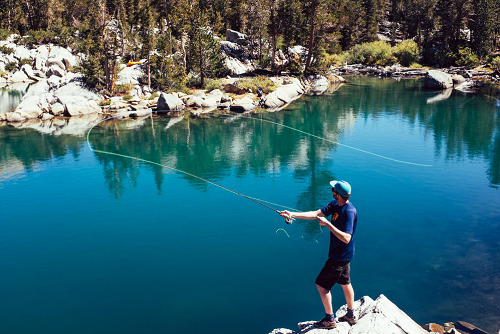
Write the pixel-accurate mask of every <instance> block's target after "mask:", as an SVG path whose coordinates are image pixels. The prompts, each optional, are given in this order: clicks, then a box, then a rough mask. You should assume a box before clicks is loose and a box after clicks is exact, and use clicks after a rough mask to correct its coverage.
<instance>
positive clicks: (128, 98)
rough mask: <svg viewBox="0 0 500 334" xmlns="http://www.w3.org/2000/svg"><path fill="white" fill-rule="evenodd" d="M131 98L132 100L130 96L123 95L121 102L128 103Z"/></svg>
mask: <svg viewBox="0 0 500 334" xmlns="http://www.w3.org/2000/svg"><path fill="white" fill-rule="evenodd" d="M131 98H132V95H130V94H127V95H124V96H123V100H125V101H128V100H130V99H131Z"/></svg>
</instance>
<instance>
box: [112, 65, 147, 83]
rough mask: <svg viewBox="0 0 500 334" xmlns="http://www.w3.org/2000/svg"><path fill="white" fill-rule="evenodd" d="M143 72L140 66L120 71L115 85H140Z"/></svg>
mask: <svg viewBox="0 0 500 334" xmlns="http://www.w3.org/2000/svg"><path fill="white" fill-rule="evenodd" d="M144 74H145V71H144V68H143V66H142V65H141V64H137V65H133V66H128V67H125V68H124V69H122V70H121V71H120V72H119V73H118V79H116V82H115V84H116V85H125V84H133V85H138V84H139V83H140V78H141V77H142V76H144Z"/></svg>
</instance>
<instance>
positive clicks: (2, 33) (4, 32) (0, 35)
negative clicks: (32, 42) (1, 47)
mask: <svg viewBox="0 0 500 334" xmlns="http://www.w3.org/2000/svg"><path fill="white" fill-rule="evenodd" d="M11 34H12V31H10V30H8V29H0V41H5V40H6V39H7V37H9V36H10V35H11Z"/></svg>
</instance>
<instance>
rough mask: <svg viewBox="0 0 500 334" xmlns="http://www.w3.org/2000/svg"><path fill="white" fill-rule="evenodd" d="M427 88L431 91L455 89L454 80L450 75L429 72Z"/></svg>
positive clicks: (433, 71)
mask: <svg viewBox="0 0 500 334" xmlns="http://www.w3.org/2000/svg"><path fill="white" fill-rule="evenodd" d="M425 87H427V88H431V89H447V88H451V87H453V79H452V77H451V75H449V74H448V73H444V72H441V71H437V70H430V71H427V74H426V75H425Z"/></svg>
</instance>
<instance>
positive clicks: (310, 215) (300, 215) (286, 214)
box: [280, 209, 325, 220]
mask: <svg viewBox="0 0 500 334" xmlns="http://www.w3.org/2000/svg"><path fill="white" fill-rule="evenodd" d="M280 215H281V217H283V218H297V219H307V220H312V219H316V218H317V217H324V216H325V215H324V214H323V212H321V209H318V210H316V211H307V212H290V211H288V210H284V211H280Z"/></svg>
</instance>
